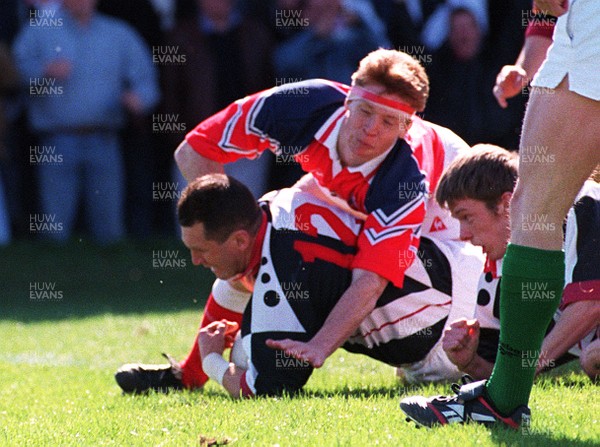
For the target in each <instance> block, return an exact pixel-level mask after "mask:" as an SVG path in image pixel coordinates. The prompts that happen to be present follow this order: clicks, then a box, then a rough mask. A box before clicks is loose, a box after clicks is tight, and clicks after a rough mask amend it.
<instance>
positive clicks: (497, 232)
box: [450, 199, 510, 261]
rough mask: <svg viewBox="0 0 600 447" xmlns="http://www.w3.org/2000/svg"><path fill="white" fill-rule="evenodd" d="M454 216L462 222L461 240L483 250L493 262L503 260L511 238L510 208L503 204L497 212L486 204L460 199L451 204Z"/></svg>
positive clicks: (498, 207) (479, 201)
mask: <svg viewBox="0 0 600 447" xmlns="http://www.w3.org/2000/svg"><path fill="white" fill-rule="evenodd" d="M450 211H451V212H452V215H453V216H454V217H455V218H456V219H458V221H459V222H460V238H461V239H462V240H464V241H471V243H472V244H473V245H477V246H479V247H481V248H482V249H483V252H484V253H485V254H487V256H488V258H489V259H490V260H492V261H495V260H497V259H501V258H502V257H504V253H505V252H506V245H507V243H508V239H509V237H510V227H509V214H508V206H506V205H505V203H504V202H501V203H500V204H499V205H498V206H497V207H496V209H495V210H491V209H489V208H488V207H487V206H486V204H485V202H483V201H481V200H473V199H460V200H456V201H455V202H453V203H452V204H450Z"/></svg>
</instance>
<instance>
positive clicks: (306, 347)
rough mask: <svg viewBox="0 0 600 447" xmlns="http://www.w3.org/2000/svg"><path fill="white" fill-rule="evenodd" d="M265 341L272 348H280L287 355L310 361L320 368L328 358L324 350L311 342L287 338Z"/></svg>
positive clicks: (312, 364)
mask: <svg viewBox="0 0 600 447" xmlns="http://www.w3.org/2000/svg"><path fill="white" fill-rule="evenodd" d="M265 343H266V345H267V346H268V347H269V348H271V349H279V350H281V351H283V352H285V353H286V355H289V356H291V357H294V358H296V359H298V360H302V361H305V362H308V363H310V365H311V366H312V367H313V368H320V367H321V366H323V363H325V360H326V359H327V354H326V353H325V352H324V350H322V349H319V348H318V347H315V346H312V345H311V343H310V342H308V343H305V342H302V341H297V340H290V339H289V338H285V339H283V340H272V339H268V340H267V341H266V342H265Z"/></svg>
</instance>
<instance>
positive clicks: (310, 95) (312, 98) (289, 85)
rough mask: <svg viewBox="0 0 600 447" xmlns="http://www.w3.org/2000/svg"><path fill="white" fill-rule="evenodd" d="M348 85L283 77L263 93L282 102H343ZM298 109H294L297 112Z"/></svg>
mask: <svg viewBox="0 0 600 447" xmlns="http://www.w3.org/2000/svg"><path fill="white" fill-rule="evenodd" d="M349 89H350V87H348V86H347V85H344V84H341V83H339V82H335V81H328V80H326V79H306V80H295V79H294V78H289V79H283V80H282V83H281V84H280V85H277V86H275V87H273V88H271V89H269V90H266V92H265V95H266V96H268V97H269V98H270V99H271V100H279V101H280V102H283V103H292V102H302V103H314V104H315V105H318V104H322V103H331V102H336V103H343V102H344V100H345V99H346V96H347V94H348V91H349ZM299 111H300V110H295V112H299Z"/></svg>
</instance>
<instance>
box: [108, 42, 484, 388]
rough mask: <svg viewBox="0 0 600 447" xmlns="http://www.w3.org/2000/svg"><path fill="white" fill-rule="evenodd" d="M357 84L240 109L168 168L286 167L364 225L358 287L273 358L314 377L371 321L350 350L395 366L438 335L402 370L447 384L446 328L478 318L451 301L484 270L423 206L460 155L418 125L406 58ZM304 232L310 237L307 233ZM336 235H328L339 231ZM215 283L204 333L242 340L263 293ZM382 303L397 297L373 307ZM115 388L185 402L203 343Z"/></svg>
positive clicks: (323, 84) (303, 91)
mask: <svg viewBox="0 0 600 447" xmlns="http://www.w3.org/2000/svg"><path fill="white" fill-rule="evenodd" d="M352 81H353V82H352V86H351V87H350V86H347V85H344V84H340V83H337V82H333V81H328V80H323V79H312V80H306V81H301V82H297V83H292V84H285V85H280V86H277V87H274V88H272V89H269V90H265V91H262V92H258V93H256V94H253V95H250V96H247V97H245V98H242V99H240V100H238V101H236V102H234V103H232V104H231V105H229V106H228V107H226V108H225V109H223V110H222V111H220V112H218V113H217V114H215V115H213V116H211V117H209V118H207V119H206V120H204V121H202V122H201V123H200V124H198V125H197V126H196V127H195V128H194V129H193V130H192V131H191V132H189V133H188V135H187V136H186V139H185V141H183V142H182V143H181V145H180V146H179V148H178V149H177V151H176V153H175V159H176V161H177V164H178V166H179V168H180V170H181V172H182V173H183V175H184V176H185V177H186V179H187V180H188V181H190V182H191V181H193V180H194V179H195V178H197V177H200V176H202V175H205V174H209V173H223V165H224V164H226V163H230V162H233V161H236V160H238V159H240V158H251V159H252V158H256V157H258V156H259V155H260V154H261V153H262V152H263V151H265V150H271V151H273V152H275V153H282V152H283V153H285V154H286V155H290V154H291V155H292V156H293V157H294V158H295V160H296V161H297V162H298V163H299V164H300V166H301V167H302V168H303V169H304V170H305V171H306V172H307V173H309V174H308V175H307V176H305V178H303V179H302V180H301V181H300V182H299V183H298V185H297V187H299V188H301V189H302V190H303V191H305V192H309V193H312V194H314V195H315V196H317V197H319V198H321V199H323V200H327V201H328V202H329V203H330V204H331V206H332V207H337V208H338V209H343V210H345V211H347V212H349V213H351V214H352V215H353V216H355V217H356V218H358V219H359V220H360V221H361V231H360V232H359V234H358V236H357V238H356V241H355V242H354V244H355V246H356V254H355V255H354V256H353V259H352V262H351V264H350V265H349V268H350V269H351V271H352V282H351V284H350V286H349V287H348V289H347V290H346V291H345V293H344V294H343V296H342V297H341V298H340V299H339V301H338V302H337V304H336V306H335V307H334V308H333V309H332V311H331V313H330V314H329V316H328V318H327V320H326V321H325V322H324V324H323V325H322V327H321V329H320V330H319V331H318V332H317V333H316V334H315V336H314V337H312V338H311V339H310V340H306V339H304V340H302V341H300V340H299V339H281V340H272V341H271V342H270V347H272V348H273V349H281V350H284V351H286V352H287V353H288V354H293V355H294V356H296V357H298V358H300V359H301V360H303V361H307V362H309V363H310V364H311V365H312V366H314V367H320V366H321V365H323V363H324V362H325V360H326V358H327V357H329V355H331V354H332V353H333V352H334V351H335V350H336V349H337V348H338V347H340V346H341V345H342V344H344V343H345V342H346V341H348V340H349V338H351V337H352V335H353V334H354V332H355V331H356V330H357V328H358V327H359V325H363V324H364V323H365V321H364V320H365V318H366V317H367V316H368V315H376V317H375V318H373V319H372V321H370V322H369V323H368V327H369V328H368V329H365V331H366V332H368V333H369V334H370V338H369V339H368V341H366V342H365V341H364V340H365V337H359V338H357V339H356V341H355V343H354V346H355V351H356V352H361V350H362V349H366V348H367V347H366V346H363V345H362V344H364V343H370V344H377V345H379V346H384V347H387V348H388V349H389V351H390V352H393V351H394V350H398V349H410V348H407V344H406V343H404V342H403V340H404V339H405V338H406V337H407V336H411V335H414V333H418V332H419V331H420V330H423V329H424V328H429V327H434V326H435V328H434V329H432V330H431V334H433V337H432V338H430V339H427V338H424V337H421V338H419V337H415V341H416V342H418V341H419V340H420V341H421V342H423V343H427V345H426V346H417V347H415V349H417V350H418V352H419V353H421V354H420V355H416V356H414V357H413V358H411V362H410V363H411V365H414V364H418V365H420V367H419V368H417V367H415V368H414V369H411V368H412V366H408V367H407V368H408V374H407V376H408V377H412V378H414V380H438V379H442V378H451V377H453V376H455V375H457V374H458V370H457V369H456V367H455V366H454V365H453V364H451V362H449V360H448V359H447V358H446V357H445V355H444V354H443V350H442V349H441V343H438V341H439V338H440V337H441V333H442V330H443V327H444V325H445V324H446V321H447V320H448V319H450V320H453V319H456V318H460V316H470V315H472V312H473V311H474V303H467V302H465V303H461V304H460V305H459V304H458V302H457V301H456V300H454V298H455V297H459V296H466V297H469V296H474V294H475V291H476V287H477V278H478V276H479V272H480V271H481V269H482V266H483V257H482V255H481V253H480V251H479V250H477V249H475V248H474V247H472V246H471V245H470V244H468V243H465V242H463V241H460V240H459V231H458V222H456V221H455V220H454V219H453V218H452V217H451V216H450V215H449V213H448V212H447V210H442V209H441V208H440V207H439V206H438V205H437V204H436V203H435V201H434V200H433V199H432V198H431V194H430V192H431V191H433V190H434V189H435V186H436V184H437V181H438V179H439V177H440V175H441V174H442V171H443V169H444V166H445V165H447V164H448V163H449V162H450V161H451V160H452V159H453V158H454V157H455V155H456V154H457V152H458V151H459V150H461V149H465V150H466V149H468V146H467V144H466V143H465V142H464V141H463V140H461V139H460V138H459V137H458V136H456V135H455V134H454V133H453V132H452V131H450V130H449V129H445V128H442V127H440V126H436V125H435V124H432V123H429V122H427V121H424V120H422V119H421V118H419V117H418V116H417V115H416V112H422V111H423V110H424V109H425V104H426V101H427V97H428V93H429V82H428V79H427V75H426V73H425V70H424V69H423V67H422V66H421V65H420V64H419V62H418V61H416V60H415V59H414V58H412V57H411V56H409V55H407V54H406V53H403V52H400V51H396V50H384V49H380V50H377V51H374V52H372V53H370V54H368V55H367V56H366V57H365V58H363V60H361V62H360V65H359V68H358V70H357V71H356V72H355V73H354V74H353V76H352ZM426 204H427V206H426ZM426 209H427V212H425V210H426ZM305 224H306V225H307V227H308V230H307V231H309V232H310V231H311V230H310V228H311V226H312V225H313V223H312V222H306V223H305ZM330 227H331V231H332V232H336V228H337V226H336V224H335V223H330ZM310 256H311V257H312V258H314V259H316V260H318V259H320V258H321V259H322V258H323V257H325V258H327V256H328V255H327V251H326V250H315V251H314V252H311V254H310ZM328 260H331V259H329V258H328ZM413 261H415V262H413ZM425 262H427V265H425V264H424V263H425ZM458 265H460V270H461V272H460V273H461V274H460V275H458ZM411 269H412V270H411ZM213 271H214V273H215V274H216V276H217V278H218V279H217V280H216V281H215V283H214V285H213V288H212V293H211V295H210V296H209V298H208V301H207V304H206V307H205V309H204V316H203V319H202V323H201V328H204V327H207V326H208V325H209V324H211V323H212V322H215V321H221V320H228V321H232V322H236V323H238V325H240V326H241V320H242V313H243V311H244V309H245V308H246V305H247V304H248V302H249V300H250V297H251V295H252V291H254V293H257V291H256V289H253V288H252V287H248V285H250V286H252V282H253V281H254V279H251V278H239V277H237V276H236V277H235V278H231V277H225V276H223V275H220V274H219V272H218V271H215V270H213ZM384 290H386V291H388V290H390V291H393V294H390V295H386V296H387V298H386V299H383V300H379V297H381V296H382V292H383V291H384ZM390 297H393V299H390ZM400 297H402V299H401V300H400V299H397V298H400ZM254 298H256V297H255V296H253V299H254ZM267 298H268V297H265V300H267V301H269V300H268V299H267ZM281 301H283V300H281ZM378 308H379V311H378V312H372V311H373V310H374V309H375V310H378ZM271 323H272V324H278V323H279V322H278V321H276V320H271V321H265V327H253V333H260V332H261V331H263V332H265V333H266V332H269V333H271V332H273V330H274V329H273V328H272V327H269V326H268V324H271ZM253 325H255V323H254V322H253ZM364 327H365V328H366V327H367V326H364ZM406 330H408V333H405V332H403V331H406ZM349 341H350V342H352V339H350V340H349ZM350 344H352V343H350ZM345 347H346V349H348V347H347V344H346V346H345ZM415 352H416V351H415ZM405 369H406V368H405ZM116 378H117V382H118V383H119V385H120V386H121V388H123V390H124V391H127V392H139V391H144V390H146V389H164V388H177V387H179V388H181V387H185V388H189V389H193V388H199V387H201V386H203V385H204V383H205V382H206V380H208V376H207V375H206V374H204V372H203V370H202V359H201V355H200V350H199V349H198V341H197V339H196V340H195V341H194V344H193V345H192V349H191V351H190V353H189V354H188V356H187V358H186V359H185V360H183V361H182V362H180V363H177V362H174V361H171V365H158V366H157V365H126V366H124V367H122V368H121V369H120V370H119V371H118V373H117V376H116Z"/></svg>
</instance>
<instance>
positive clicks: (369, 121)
mask: <svg viewBox="0 0 600 447" xmlns="http://www.w3.org/2000/svg"><path fill="white" fill-rule="evenodd" d="M364 87H365V88H366V89H367V90H369V91H371V92H373V93H376V94H380V95H381V96H383V97H387V98H389V99H393V100H394V101H402V98H400V97H398V96H397V95H392V94H389V93H383V91H384V90H385V88H384V87H383V86H380V85H378V84H370V85H366V86H364ZM407 118H408V117H407V116H406V115H404V114H401V113H400V112H394V111H391V110H389V109H387V108H385V107H381V106H378V105H377V104H374V103H372V102H370V101H366V100H363V99H353V100H352V101H349V102H348V113H347V115H346V120H345V122H344V124H343V125H342V129H341V131H340V142H339V144H340V146H341V147H338V150H339V152H340V158H341V159H342V160H343V161H346V165H348V166H357V165H359V164H362V163H365V162H367V161H369V160H372V159H373V158H375V157H377V156H378V155H381V154H383V153H384V152H385V151H387V150H388V149H389V148H391V147H392V146H393V145H394V144H395V143H396V141H397V140H398V139H399V138H404V135H405V134H406V131H407V130H408V127H410V120H409V119H407Z"/></svg>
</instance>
